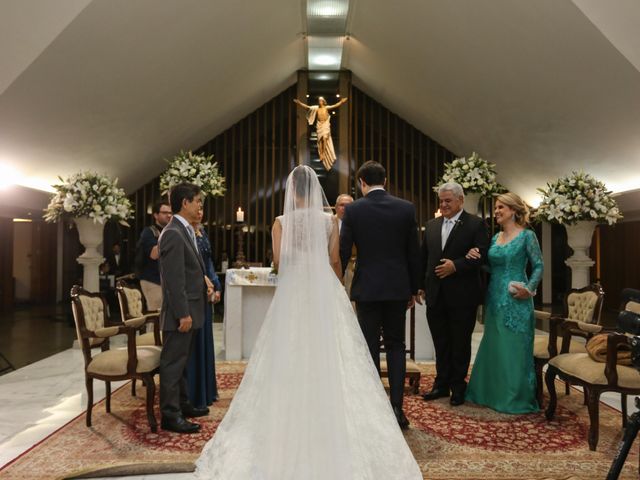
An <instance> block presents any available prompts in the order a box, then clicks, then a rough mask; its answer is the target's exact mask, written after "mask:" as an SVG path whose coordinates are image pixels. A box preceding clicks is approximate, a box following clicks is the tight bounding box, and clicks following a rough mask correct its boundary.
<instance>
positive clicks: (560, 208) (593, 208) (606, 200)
mask: <svg viewBox="0 0 640 480" xmlns="http://www.w3.org/2000/svg"><path fill="white" fill-rule="evenodd" d="M538 191H539V192H540V194H541V195H542V202H541V203H540V206H539V207H538V208H537V210H536V213H535V216H536V217H537V218H539V219H542V220H547V221H548V222H553V223H561V224H567V225H573V224H575V223H577V222H578V221H580V220H590V221H596V222H600V223H604V222H607V223H608V224H609V225H613V224H614V223H616V222H617V221H618V220H620V219H621V218H622V214H621V213H620V210H619V209H618V204H617V203H616V201H615V200H614V199H613V197H612V196H611V192H610V191H608V190H607V188H606V187H605V185H604V183H602V182H600V181H598V180H596V179H595V178H594V177H592V176H591V175H589V174H588V173H584V172H572V173H571V174H570V175H566V176H564V177H561V178H559V179H558V180H556V181H555V182H553V183H547V188H546V189H543V188H538Z"/></svg>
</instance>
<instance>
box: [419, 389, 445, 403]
mask: <svg viewBox="0 0 640 480" xmlns="http://www.w3.org/2000/svg"><path fill="white" fill-rule="evenodd" d="M448 396H449V390H445V389H444V388H434V389H433V390H431V391H430V392H427V393H425V394H424V395H423V396H422V399H423V400H425V401H427V402H428V401H429V400H435V399H436V398H444V397H448Z"/></svg>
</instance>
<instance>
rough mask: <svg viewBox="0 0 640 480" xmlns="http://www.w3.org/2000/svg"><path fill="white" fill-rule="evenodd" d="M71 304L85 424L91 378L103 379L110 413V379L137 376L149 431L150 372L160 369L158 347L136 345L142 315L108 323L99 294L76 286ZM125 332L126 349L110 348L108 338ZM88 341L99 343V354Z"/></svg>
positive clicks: (153, 424) (151, 418) (153, 423)
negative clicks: (79, 350)
mask: <svg viewBox="0 0 640 480" xmlns="http://www.w3.org/2000/svg"><path fill="white" fill-rule="evenodd" d="M71 306H72V310H73V318H74V320H75V324H76V333H77V335H78V342H80V345H81V346H82V354H83V356H84V371H85V384H86V387H87V427H90V426H91V410H92V408H93V380H94V379H97V380H102V381H104V382H105V387H106V399H105V406H106V411H107V413H110V412H111V382H114V381H120V380H134V379H140V380H142V382H143V383H144V385H145V386H146V388H147V402H146V407H147V420H148V421H149V426H150V428H151V431H152V432H154V433H155V432H156V431H157V429H158V426H157V425H158V424H157V422H156V418H155V415H154V413H153V404H154V398H155V390H156V385H155V381H154V378H153V377H154V375H155V374H156V373H158V372H159V368H160V348H158V347H156V346H136V340H135V338H136V331H137V330H138V329H139V328H140V327H141V326H142V325H143V324H144V322H145V319H144V318H143V317H140V318H133V319H129V320H124V325H122V324H119V325H112V326H109V322H108V316H107V302H106V300H105V299H104V297H103V296H102V295H101V294H99V293H90V292H87V291H86V290H84V289H83V288H82V287H79V286H78V285H74V287H73V288H72V289H71ZM118 334H126V335H127V346H126V348H118V349H113V350H111V349H110V345H109V339H110V338H111V337H113V336H114V335H118ZM92 344H94V345H97V344H99V345H100V349H101V351H100V353H98V354H97V355H93V356H92V354H91V351H92Z"/></svg>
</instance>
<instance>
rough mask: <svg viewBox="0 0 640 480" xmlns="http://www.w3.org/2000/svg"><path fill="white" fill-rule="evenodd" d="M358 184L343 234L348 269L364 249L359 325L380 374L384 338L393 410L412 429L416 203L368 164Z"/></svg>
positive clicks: (355, 288)
mask: <svg viewBox="0 0 640 480" xmlns="http://www.w3.org/2000/svg"><path fill="white" fill-rule="evenodd" d="M357 179H358V182H359V184H360V189H361V190H362V193H363V194H364V197H363V198H360V199H358V200H357V201H355V202H354V203H352V204H350V205H347V207H346V212H345V216H344V218H343V220H342V229H341V231H340V257H341V260H342V269H343V272H344V269H345V268H346V267H347V264H348V262H349V259H350V258H351V248H352V246H353V245H354V244H355V246H356V248H357V250H358V256H357V260H356V269H355V274H354V277H353V283H352V286H351V299H352V300H353V301H355V302H356V311H357V314H358V322H359V323H360V328H361V329H362V333H363V334H364V337H365V339H366V341H367V344H368V345H369V351H370V352H371V356H372V357H373V361H374V363H375V365H376V368H377V369H378V371H380V335H381V334H382V338H383V342H384V345H385V351H386V355H387V366H388V371H389V387H390V396H391V405H392V407H393V411H394V413H395V415H396V418H397V420H398V424H399V425H400V427H401V428H403V429H405V428H407V427H408V426H409V421H408V420H407V418H406V417H405V415H404V413H403V411H402V401H403V393H404V377H405V373H406V353H405V350H406V346H405V323H406V322H405V317H406V310H407V308H411V307H412V306H413V302H414V300H415V294H416V293H417V291H418V281H419V278H418V274H419V248H418V231H417V228H416V211H415V207H414V206H413V204H411V203H410V202H407V201H405V200H401V199H399V198H396V197H394V196H392V195H389V194H388V193H387V192H386V191H385V190H384V186H385V184H386V181H387V179H386V171H385V169H384V167H383V166H382V165H381V164H379V163H378V162H373V161H368V162H365V163H364V164H363V165H362V167H360V169H359V170H358V173H357Z"/></svg>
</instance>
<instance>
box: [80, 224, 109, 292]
mask: <svg viewBox="0 0 640 480" xmlns="http://www.w3.org/2000/svg"><path fill="white" fill-rule="evenodd" d="M74 221H75V223H76V226H77V227H78V235H79V237H80V243H81V244H82V245H83V246H84V248H85V251H84V253H83V254H82V255H80V256H79V257H78V259H77V262H78V263H79V264H81V265H82V267H83V276H82V286H83V288H84V289H85V290H88V291H89V292H99V291H100V276H99V272H98V267H100V264H101V263H102V262H104V257H103V256H102V255H100V253H98V247H99V246H100V244H101V243H102V232H103V230H104V225H103V224H101V223H98V222H94V221H93V219H92V218H90V217H80V218H75V219H74Z"/></svg>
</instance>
